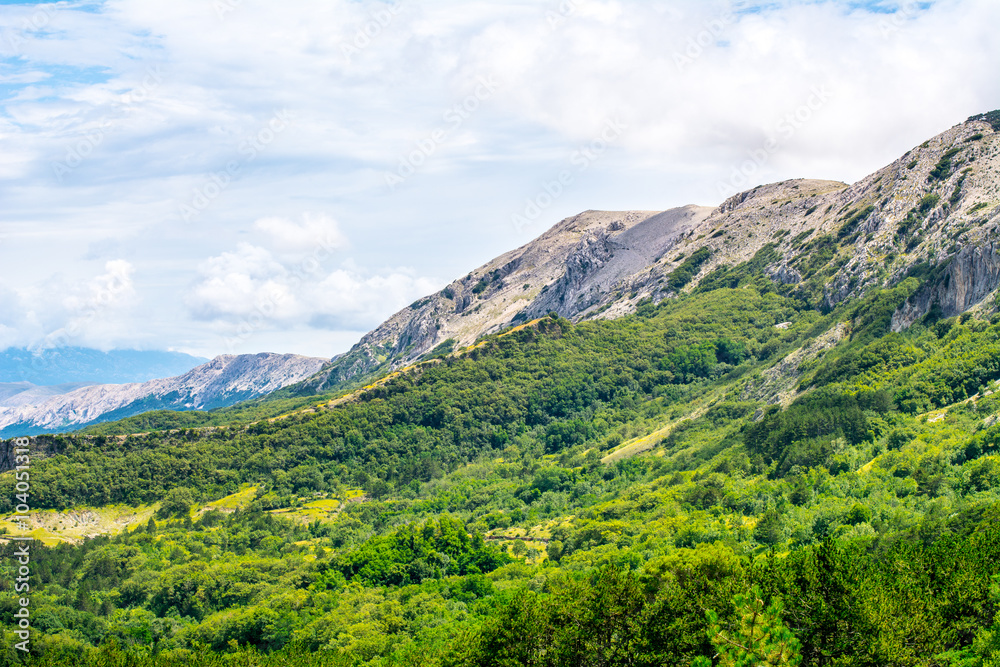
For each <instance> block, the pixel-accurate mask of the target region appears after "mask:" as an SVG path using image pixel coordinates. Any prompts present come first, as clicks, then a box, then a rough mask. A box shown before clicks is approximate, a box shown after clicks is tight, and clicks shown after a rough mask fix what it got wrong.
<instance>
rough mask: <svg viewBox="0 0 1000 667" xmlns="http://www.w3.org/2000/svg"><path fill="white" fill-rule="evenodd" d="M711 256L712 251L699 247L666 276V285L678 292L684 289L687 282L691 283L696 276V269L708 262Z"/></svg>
mask: <svg viewBox="0 0 1000 667" xmlns="http://www.w3.org/2000/svg"><path fill="white" fill-rule="evenodd" d="M711 256H712V251H711V250H710V249H709V248H707V247H704V246H703V247H701V248H698V249H697V250H695V251H694V252H693V253H691V256H690V257H688V258H687V259H685V260H684V263H683V264H681V265H680V266H678V267H677V268H676V269H674V270H673V272H672V273H671V274H670V275H669V276H667V284H668V285H669V286H670V287H672V288H673V289H675V290H680V289H682V288H683V287H685V286H686V285H687V284H688V283H689V282H691V281H692V280H693V279H694V277H695V276H696V275H698V269H700V268H701V265H702V264H704V263H705V262H706V261H708V258H709V257H711Z"/></svg>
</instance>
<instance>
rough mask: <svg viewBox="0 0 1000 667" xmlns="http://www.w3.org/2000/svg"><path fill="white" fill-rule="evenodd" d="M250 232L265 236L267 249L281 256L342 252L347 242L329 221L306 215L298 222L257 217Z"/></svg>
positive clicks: (334, 222)
mask: <svg viewBox="0 0 1000 667" xmlns="http://www.w3.org/2000/svg"><path fill="white" fill-rule="evenodd" d="M253 229H254V230H255V231H258V232H261V233H262V234H264V235H265V236H266V237H267V241H268V247H270V248H273V249H275V250H276V251H278V252H281V253H298V254H300V255H309V254H327V253H330V252H333V251H335V250H340V249H342V248H343V247H344V246H345V245H346V244H347V239H346V238H345V237H344V235H343V233H342V232H341V231H340V227H339V226H338V225H337V223H336V221H335V220H333V218H330V217H329V216H325V215H314V214H311V213H306V214H305V215H303V217H302V222H301V223H297V222H293V221H292V220H289V219H288V218H277V217H275V218H261V219H259V220H257V221H256V222H254V223H253Z"/></svg>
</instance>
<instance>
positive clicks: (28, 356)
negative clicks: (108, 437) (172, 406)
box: [0, 347, 208, 395]
mask: <svg viewBox="0 0 1000 667" xmlns="http://www.w3.org/2000/svg"><path fill="white" fill-rule="evenodd" d="M206 361H208V359H205V358H203V357H193V356H191V355H190V354H183V353H181V352H163V351H155V350H149V351H146V350H111V351H110V352H102V351H101V350H94V349H90V348H85V347H57V348H51V349H47V350H30V349H26V348H16V347H11V348H7V349H6V350H4V351H2V352H0V383H25V382H29V383H31V384H33V385H60V384H67V383H79V382H86V383H91V384H119V383H123V382H145V381H147V380H154V379H156V378H164V377H172V376H175V375H181V374H182V373H186V372H187V371H189V370H191V369H192V368H194V367H195V366H198V365H199V364H203V363H205V362H206ZM0 395H2V394H0Z"/></svg>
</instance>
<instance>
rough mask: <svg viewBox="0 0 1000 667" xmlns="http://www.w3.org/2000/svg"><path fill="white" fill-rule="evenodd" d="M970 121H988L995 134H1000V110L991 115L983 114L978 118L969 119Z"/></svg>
mask: <svg viewBox="0 0 1000 667" xmlns="http://www.w3.org/2000/svg"><path fill="white" fill-rule="evenodd" d="M969 120H970V121H974V120H982V121H986V122H987V123H989V124H990V125H991V126H992V127H993V131H994V132H1000V110H997V111H990V112H989V113H981V114H979V115H976V116H972V117H971V118H969Z"/></svg>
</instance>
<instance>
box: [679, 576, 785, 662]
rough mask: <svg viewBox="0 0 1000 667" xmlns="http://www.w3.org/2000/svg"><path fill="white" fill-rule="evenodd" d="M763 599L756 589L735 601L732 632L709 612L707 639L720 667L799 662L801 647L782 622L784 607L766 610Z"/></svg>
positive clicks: (705, 659)
mask: <svg viewBox="0 0 1000 667" xmlns="http://www.w3.org/2000/svg"><path fill="white" fill-rule="evenodd" d="M762 598H763V594H762V593H761V590H760V588H759V587H758V586H754V587H753V589H752V590H751V591H750V595H737V596H736V597H735V598H734V600H733V601H734V603H735V605H736V614H737V619H738V624H737V627H736V628H735V629H734V630H732V631H726V630H723V628H722V624H721V623H719V615H718V614H716V613H715V612H714V611H712V610H709V611H708V624H709V629H708V638H709V640H710V641H711V642H712V645H713V646H714V647H715V649H716V651H718V654H717V655H716V656H715V657H716V659H717V660H718V664H719V666H720V667H795V665H798V664H799V662H801V660H802V655H801V653H800V650H801V644H800V643H799V640H798V639H796V638H795V635H793V634H792V633H791V631H790V630H789V629H788V628H786V627H785V625H784V623H782V621H781V613H782V611H783V605H782V604H781V602H780V601H778V600H775V601H774V602H772V603H771V605H770V606H768V607H767V608H766V609H765V607H764V601H763V599H762ZM693 665H694V667H711V665H712V661H711V660H709V659H708V658H705V657H699V658H697V659H695V661H694V663H693Z"/></svg>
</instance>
